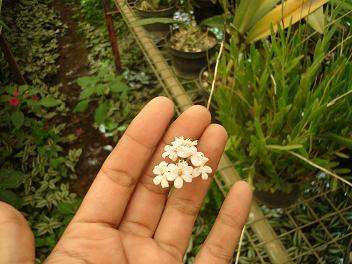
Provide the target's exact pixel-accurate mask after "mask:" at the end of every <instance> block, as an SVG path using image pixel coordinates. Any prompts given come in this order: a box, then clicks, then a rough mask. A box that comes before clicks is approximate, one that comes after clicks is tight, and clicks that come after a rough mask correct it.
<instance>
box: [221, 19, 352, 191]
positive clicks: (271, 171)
mask: <svg viewBox="0 0 352 264" xmlns="http://www.w3.org/2000/svg"><path fill="white" fill-rule="evenodd" d="M338 27H339V25H338V23H335V25H332V26H330V27H329V28H328V29H326V30H325V33H324V34H323V35H322V36H317V35H313V36H308V33H307V28H306V26H304V25H300V26H298V27H291V28H290V29H289V30H287V31H283V30H281V29H279V34H278V35H275V34H272V36H271V39H270V40H265V41H262V42H261V43H260V44H258V45H257V46H255V45H251V46H250V47H245V46H240V47H239V46H238V45H237V42H236V40H234V41H232V42H231V43H230V44H229V46H228V47H227V51H226V52H225V55H224V56H223V58H222V62H221V67H220V68H221V69H220V75H221V78H220V79H221V81H220V82H221V84H219V85H220V87H219V88H218V89H217V90H216V94H215V95H216V103H217V107H218V109H217V113H218V117H219V119H220V120H221V122H222V123H223V124H224V125H225V127H226V128H227V130H228V131H229V134H230V140H229V144H228V152H229V154H230V155H231V156H232V157H233V159H234V160H235V161H236V163H237V164H239V165H241V166H242V167H243V168H244V171H245V173H246V174H248V175H249V177H250V179H251V180H253V178H254V184H255V186H256V187H257V188H258V189H261V190H270V191H272V192H274V191H276V190H281V191H285V192H289V191H290V190H291V189H292V188H293V186H294V185H293V184H295V183H304V182H306V181H309V180H311V179H312V175H314V173H315V172H316V170H317V167H318V166H321V167H324V168H326V169H329V170H335V173H340V174H345V173H350V171H349V170H346V169H340V170H338V169H335V168H336V166H337V163H336V162H335V158H336V156H343V154H342V153H341V150H342V149H343V148H344V147H351V146H352V139H351V136H352V135H351V131H352V122H351V121H352V108H351V105H352V93H351V91H352V62H351V57H350V56H351V54H352V42H351V35H352V34H351V32H345V33H344V32H342V31H339V30H338ZM308 160H309V161H310V162H313V163H310V164H308V163H307V161H308ZM312 165H313V166H312Z"/></svg>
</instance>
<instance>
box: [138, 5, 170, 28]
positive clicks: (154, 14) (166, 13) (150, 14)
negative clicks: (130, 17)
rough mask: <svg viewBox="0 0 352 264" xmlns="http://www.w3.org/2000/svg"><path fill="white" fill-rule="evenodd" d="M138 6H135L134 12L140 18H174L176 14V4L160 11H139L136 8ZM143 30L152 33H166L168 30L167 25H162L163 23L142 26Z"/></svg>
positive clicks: (168, 26)
mask: <svg viewBox="0 0 352 264" xmlns="http://www.w3.org/2000/svg"><path fill="white" fill-rule="evenodd" d="M137 6H138V5H136V7H135V10H136V13H137V15H138V16H139V17H140V18H142V19H143V18H158V17H161V18H165V17H166V18H172V17H173V16H174V13H175V12H176V4H175V5H173V6H171V7H169V8H166V9H161V10H149V11H146V10H140V9H138V8H137ZM144 28H145V29H146V30H148V31H153V32H167V31H169V29H170V25H169V24H163V23H154V24H149V25H144Z"/></svg>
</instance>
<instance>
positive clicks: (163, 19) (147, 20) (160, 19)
mask: <svg viewBox="0 0 352 264" xmlns="http://www.w3.org/2000/svg"><path fill="white" fill-rule="evenodd" d="M156 23H160V24H184V22H183V21H180V20H176V19H173V18H169V17H152V18H144V19H139V20H137V21H136V22H134V23H133V26H145V25H151V24H156Z"/></svg>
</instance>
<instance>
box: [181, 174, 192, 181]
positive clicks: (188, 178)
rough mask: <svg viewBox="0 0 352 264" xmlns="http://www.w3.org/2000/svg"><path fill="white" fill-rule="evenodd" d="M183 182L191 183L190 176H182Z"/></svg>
mask: <svg viewBox="0 0 352 264" xmlns="http://www.w3.org/2000/svg"><path fill="white" fill-rule="evenodd" d="M182 178H183V180H184V181H185V182H192V176H191V175H183V177H182Z"/></svg>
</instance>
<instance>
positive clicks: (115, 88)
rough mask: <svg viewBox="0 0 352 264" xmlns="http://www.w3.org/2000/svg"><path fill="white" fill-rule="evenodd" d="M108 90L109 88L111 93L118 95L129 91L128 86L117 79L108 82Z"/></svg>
mask: <svg viewBox="0 0 352 264" xmlns="http://www.w3.org/2000/svg"><path fill="white" fill-rule="evenodd" d="M109 88H110V91H112V92H113V93H119V92H123V91H126V90H127V91H128V90H129V87H128V85H127V84H125V83H124V82H122V81H121V80H120V79H118V78H116V79H114V80H111V81H110V84H109Z"/></svg>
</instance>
